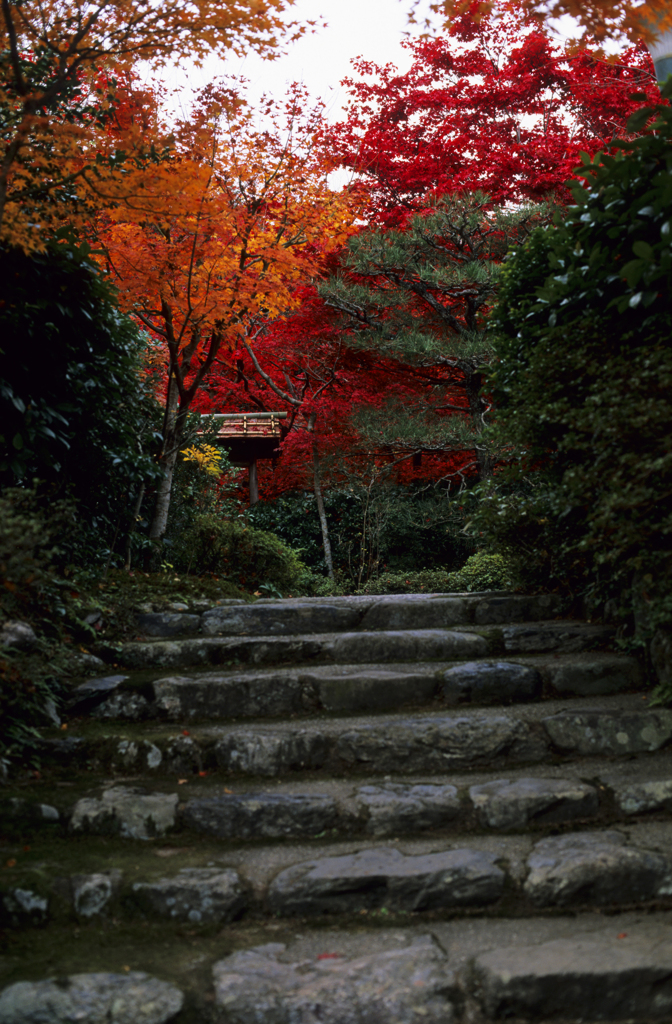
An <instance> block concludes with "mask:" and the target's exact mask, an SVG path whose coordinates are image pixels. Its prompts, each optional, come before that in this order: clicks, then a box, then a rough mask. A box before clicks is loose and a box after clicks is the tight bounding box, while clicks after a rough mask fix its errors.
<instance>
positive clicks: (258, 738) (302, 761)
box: [215, 729, 331, 776]
mask: <svg viewBox="0 0 672 1024" xmlns="http://www.w3.org/2000/svg"><path fill="white" fill-rule="evenodd" d="M330 749H331V744H330V741H329V739H328V737H327V736H325V735H323V734H322V733H321V732H318V731H317V730H313V729H295V730H291V731H286V732H263V731H260V730H256V729H255V730H244V729H237V730H236V731H235V732H229V733H227V735H226V736H224V737H223V738H222V739H221V740H219V741H218V742H217V743H216V744H215V757H216V758H217V764H218V765H219V767H220V768H226V769H227V770H228V771H231V772H242V773H243V774H245V775H265V776H275V775H281V774H282V773H283V772H286V771H298V770H300V769H303V768H321V767H322V766H323V765H324V763H325V762H326V760H327V758H328V756H329V753H330Z"/></svg>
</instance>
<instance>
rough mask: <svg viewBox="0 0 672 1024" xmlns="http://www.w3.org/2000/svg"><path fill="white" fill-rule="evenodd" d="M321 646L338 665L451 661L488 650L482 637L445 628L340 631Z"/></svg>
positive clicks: (480, 655)
mask: <svg viewBox="0 0 672 1024" xmlns="http://www.w3.org/2000/svg"><path fill="white" fill-rule="evenodd" d="M324 647H325V654H327V655H328V656H329V657H330V658H331V660H332V661H335V662H337V663H338V664H341V665H345V664H353V665H354V664H361V663H362V662H368V663H369V664H371V663H380V664H385V663H387V662H390V661H397V662H399V661H414V662H417V661H452V660H454V659H457V658H483V657H486V656H487V653H488V643H487V640H485V638H484V637H482V636H478V634H476V633H459V632H457V631H452V630H447V629H445V630H444V629H415V630H410V629H409V630H398V631H384V630H381V631H380V632H371V633H342V634H341V635H340V636H335V637H334V638H333V639H331V640H330V641H329V642H328V644H327V643H325V645H324Z"/></svg>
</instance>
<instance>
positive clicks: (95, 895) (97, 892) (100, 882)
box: [70, 868, 123, 918]
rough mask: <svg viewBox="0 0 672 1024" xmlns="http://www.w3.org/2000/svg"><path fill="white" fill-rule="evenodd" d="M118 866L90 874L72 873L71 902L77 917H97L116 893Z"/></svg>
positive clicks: (119, 879)
mask: <svg viewBox="0 0 672 1024" xmlns="http://www.w3.org/2000/svg"><path fill="white" fill-rule="evenodd" d="M122 877H123V875H122V873H121V871H119V869H118V868H112V869H111V870H109V871H98V872H96V873H95V874H92V875H72V876H71V877H70V886H71V891H72V904H73V907H74V909H75V913H76V914H77V916H78V917H80V918H81V917H83V918H89V917H99V916H100V915H101V914H103V913H104V912H105V910H106V909H107V908H108V906H109V904H110V902H111V901H112V899H113V898H114V897H115V896H116V895H117V893H118V891H119V889H120V887H121V880H122Z"/></svg>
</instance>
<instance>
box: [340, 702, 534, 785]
mask: <svg viewBox="0 0 672 1024" xmlns="http://www.w3.org/2000/svg"><path fill="white" fill-rule="evenodd" d="M545 749H546V748H545V745H544V743H543V740H542V739H540V738H539V737H537V736H536V735H535V734H534V733H533V732H532V730H531V729H530V728H529V726H528V725H527V724H526V723H524V722H521V721H519V720H516V719H514V718H509V717H508V716H505V715H491V716H487V717H486V716H482V717H481V716H476V715H470V716H466V715H465V716H464V717H460V716H454V717H448V716H443V715H436V716H433V717H431V718H429V717H423V718H405V719H399V720H397V721H394V722H387V723H385V724H384V725H364V726H361V727H360V728H353V729H350V730H346V731H344V732H343V733H341V734H340V735H339V736H338V739H337V741H336V748H335V750H336V755H337V757H338V758H339V759H340V760H341V761H342V762H344V763H345V764H347V765H352V766H357V767H367V768H369V769H371V770H372V771H381V772H388V771H389V772H391V771H399V770H400V769H403V770H405V771H409V772H413V771H418V772H426V771H445V770H447V769H450V768H471V767H475V766H476V765H488V764H497V763H501V762H502V761H503V760H507V761H509V762H514V763H515V762H516V761H518V762H520V761H535V760H540V759H541V758H542V757H543V755H544V751H545Z"/></svg>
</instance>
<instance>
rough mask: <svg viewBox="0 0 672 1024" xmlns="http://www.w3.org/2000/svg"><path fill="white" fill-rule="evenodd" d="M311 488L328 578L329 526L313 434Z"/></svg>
mask: <svg viewBox="0 0 672 1024" xmlns="http://www.w3.org/2000/svg"><path fill="white" fill-rule="evenodd" d="M313 489H314V491H315V501H316V502H317V514H318V516H319V517H320V529H321V530H322V547H323V548H324V560H325V562H326V563H327V574H328V576H329V579H330V580H333V578H334V563H333V561H332V558H331V540H330V539H329V527H328V525H327V516H326V514H325V511H324V501H323V499H322V484H321V482H320V456H319V452H318V450H317V438H316V437H315V435H313Z"/></svg>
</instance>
